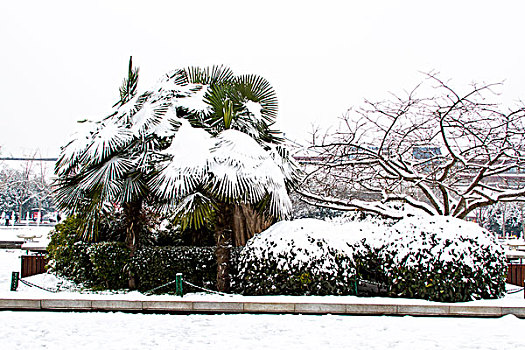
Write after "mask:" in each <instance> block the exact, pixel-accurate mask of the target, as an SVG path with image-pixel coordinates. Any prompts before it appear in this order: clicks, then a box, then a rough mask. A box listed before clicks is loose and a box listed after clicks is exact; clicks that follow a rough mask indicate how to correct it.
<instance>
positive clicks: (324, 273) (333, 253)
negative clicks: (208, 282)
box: [238, 219, 356, 295]
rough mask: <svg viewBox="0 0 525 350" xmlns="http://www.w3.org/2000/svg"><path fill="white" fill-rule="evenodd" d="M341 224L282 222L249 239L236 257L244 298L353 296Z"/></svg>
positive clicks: (352, 276)
mask: <svg viewBox="0 0 525 350" xmlns="http://www.w3.org/2000/svg"><path fill="white" fill-rule="evenodd" d="M345 233H346V232H345V230H344V229H343V225H338V224H337V225H334V224H332V223H329V222H325V221H321V220H315V219H300V220H295V221H281V222H279V223H277V224H275V225H273V226H272V227H270V228H269V229H268V230H266V231H264V232H262V233H260V234H258V235H256V236H255V237H253V238H252V239H250V240H249V241H248V243H247V244H246V246H245V248H244V249H243V250H242V252H241V254H240V257H239V275H238V278H239V290H240V291H241V292H242V293H244V294H249V295H263V294H287V295H327V294H330V295H341V294H355V293H356V284H355V282H356V281H355V269H354V268H353V267H352V262H351V256H352V251H351V248H350V247H349V245H348V244H346V242H347V240H348V238H347V237H346V236H345Z"/></svg>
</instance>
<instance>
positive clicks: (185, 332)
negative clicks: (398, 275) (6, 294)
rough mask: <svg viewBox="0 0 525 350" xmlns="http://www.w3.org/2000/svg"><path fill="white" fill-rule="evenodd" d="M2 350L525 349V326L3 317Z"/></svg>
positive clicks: (290, 318)
mask: <svg viewBox="0 0 525 350" xmlns="http://www.w3.org/2000/svg"><path fill="white" fill-rule="evenodd" d="M0 324H2V327H0V337H1V339H2V348H3V349H27V348H32V349H37V348H49V349H96V348H103V349H247V348H249V349H287V350H292V349H316V350H319V349H367V350H373V349H523V345H524V344H525V341H524V339H523V326H524V325H525V320H519V319H517V318H516V317H514V316H505V317H502V318H500V319H472V318H426V317H417V318H415V317H409V316H405V317H385V316H380V317H377V316H376V317H373V316H335V315H326V316H307V315H156V314H146V315H144V314H124V313H62V312H12V311H4V312H0Z"/></svg>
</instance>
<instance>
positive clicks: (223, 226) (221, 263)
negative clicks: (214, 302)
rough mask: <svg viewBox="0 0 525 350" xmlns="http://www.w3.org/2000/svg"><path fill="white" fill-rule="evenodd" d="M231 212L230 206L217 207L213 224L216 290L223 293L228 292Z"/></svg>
mask: <svg viewBox="0 0 525 350" xmlns="http://www.w3.org/2000/svg"><path fill="white" fill-rule="evenodd" d="M233 212H234V208H233V206H232V205H230V204H227V203H220V204H219V205H218V211H217V219H216V223H215V242H216V249H215V256H216V257H217V290H218V291H219V292H223V293H229V292H230V282H231V277H230V265H231V261H230V259H231V247H232V223H233Z"/></svg>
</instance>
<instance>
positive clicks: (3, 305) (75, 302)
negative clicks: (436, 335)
mask: <svg viewBox="0 0 525 350" xmlns="http://www.w3.org/2000/svg"><path fill="white" fill-rule="evenodd" d="M0 310H45V311H50V310H60V311H63V310H69V311H122V312H155V313H227V314H236V313H277V314H341V315H397V316H405V315H411V316H453V317H501V316H504V315H509V314H512V315H515V316H516V317H520V318H525V307H507V306H474V305H465V304H432V305H408V304H393V303H391V304H390V303H389V304H386V303H385V304H342V303H317V302H315V303H302V302H301V303H295V302H257V301H240V302H238V301H233V302H230V301H188V300H180V301H177V300H165V301H162V300H114V299H110V298H108V299H100V298H97V299H40V298H34V299H14V298H13V299H7V298H4V299H0Z"/></svg>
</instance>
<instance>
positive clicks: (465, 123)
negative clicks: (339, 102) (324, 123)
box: [300, 73, 525, 218]
mask: <svg viewBox="0 0 525 350" xmlns="http://www.w3.org/2000/svg"><path fill="white" fill-rule="evenodd" d="M498 85H500V84H483V85H476V84H473V85H472V86H471V87H469V89H468V91H466V92H463V93H459V92H457V91H456V90H454V89H453V88H452V87H451V86H450V85H449V84H448V83H447V82H445V81H443V80H441V79H440V78H439V77H438V76H437V75H436V74H433V73H430V74H427V75H426V76H425V79H424V81H423V82H422V83H421V84H419V85H418V86H416V88H415V89H413V90H412V91H409V92H406V93H405V95H404V96H403V97H399V96H397V95H392V96H393V98H392V99H390V100H387V101H382V102H371V101H365V104H364V107H361V108H359V109H356V110H354V111H352V110H350V111H349V112H348V113H347V114H346V115H345V116H344V117H343V118H342V121H343V122H342V124H341V126H340V128H339V130H338V131H337V132H335V133H332V134H326V135H324V136H322V137H319V135H316V137H314V144H313V145H312V150H313V151H315V153H316V156H315V157H314V158H315V159H316V160H317V161H313V162H310V163H311V165H310V166H309V168H310V170H311V171H310V173H309V175H308V176H307V178H306V181H305V183H306V184H307V185H308V186H305V187H303V188H306V189H303V190H301V191H300V192H301V194H302V195H303V198H304V199H305V201H308V202H310V203H312V204H315V205H318V206H324V207H329V208H333V209H339V210H356V209H357V210H365V211H371V212H375V213H378V214H382V215H385V216H387V217H394V218H396V217H402V216H404V215H406V212H402V211H400V210H395V208H396V205H398V203H404V204H405V205H404V206H403V207H405V208H406V207H408V208H412V209H415V210H417V211H422V212H425V213H427V214H431V215H450V216H454V217H458V218H465V217H466V216H467V215H468V214H469V213H470V212H472V211H473V210H475V209H477V208H481V207H485V206H489V205H492V204H494V203H498V202H509V201H522V200H523V199H524V195H525V181H524V180H525V174H524V173H523V171H524V168H525V161H524V155H525V133H524V132H525V129H524V120H525V119H524V118H525V109H524V107H523V105H520V106H519V108H517V109H514V110H510V109H509V110H504V109H503V108H502V107H501V106H500V105H499V104H497V103H492V102H490V101H489V98H491V97H494V96H496V95H497V94H496V93H495V92H494V91H493V89H494V88H495V87H497V86H498ZM393 209H394V210H393Z"/></svg>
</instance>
